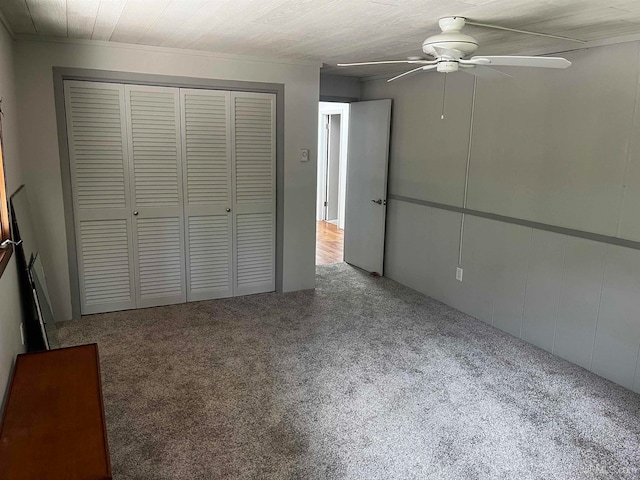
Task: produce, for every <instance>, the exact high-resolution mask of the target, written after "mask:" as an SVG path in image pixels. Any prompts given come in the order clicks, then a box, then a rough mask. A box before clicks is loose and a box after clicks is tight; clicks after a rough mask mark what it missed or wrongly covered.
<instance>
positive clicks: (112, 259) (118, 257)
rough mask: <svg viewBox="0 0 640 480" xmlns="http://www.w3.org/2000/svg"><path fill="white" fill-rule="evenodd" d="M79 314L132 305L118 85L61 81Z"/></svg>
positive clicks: (122, 114) (126, 177) (124, 138)
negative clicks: (78, 288) (62, 82)
mask: <svg viewBox="0 0 640 480" xmlns="http://www.w3.org/2000/svg"><path fill="white" fill-rule="evenodd" d="M64 96H65V116H66V121H67V144H68V147H69V160H70V169H71V191H72V196H73V217H74V223H75V241H76V258H77V261H78V277H79V283H80V310H81V313H82V314H91V313H100V312H109V311H114V310H123V309H127V308H134V307H135V305H136V298H135V283H134V264H133V246H132V232H131V224H130V198H131V196H130V191H129V168H130V165H129V151H128V148H127V129H126V107H125V98H124V86H123V85H118V84H113V83H99V82H80V81H71V80H65V82H64Z"/></svg>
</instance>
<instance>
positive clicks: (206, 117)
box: [180, 89, 233, 301]
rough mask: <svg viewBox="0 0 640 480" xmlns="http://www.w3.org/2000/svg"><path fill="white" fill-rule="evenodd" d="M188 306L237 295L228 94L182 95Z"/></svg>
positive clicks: (187, 92) (194, 92)
mask: <svg viewBox="0 0 640 480" xmlns="http://www.w3.org/2000/svg"><path fill="white" fill-rule="evenodd" d="M180 99H181V109H182V132H183V135H182V138H183V146H182V152H183V154H182V158H183V177H184V191H185V198H184V202H185V207H184V210H185V232H186V248H187V257H186V258H187V300H188V301H195V300H208V299H211V298H222V297H230V296H232V295H233V277H232V264H233V262H232V255H233V244H232V234H233V222H232V221H233V218H232V213H231V206H232V198H231V116H230V103H231V102H230V94H229V92H223V91H214V90H189V89H181V90H180Z"/></svg>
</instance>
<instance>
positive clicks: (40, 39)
mask: <svg viewBox="0 0 640 480" xmlns="http://www.w3.org/2000/svg"><path fill="white" fill-rule="evenodd" d="M14 39H15V40H16V41H19V42H33V43H58V44H64V45H83V46H93V47H101V48H116V49H123V50H141V51H146V52H156V53H169V54H174V55H189V56H194V57H205V58H218V59H225V60H237V61H241V62H261V63H278V64H284V65H297V66H304V67H316V68H320V67H321V66H322V62H319V61H313V60H290V59H285V58H266V57H252V56H249V55H235V54H231V53H221V52H210V51H207V50H192V49H186V48H174V47H160V46H154V45H139V44H135V43H119V42H107V41H103V40H89V39H79V38H66V37H45V36H35V35H24V34H18V35H15V36H14Z"/></svg>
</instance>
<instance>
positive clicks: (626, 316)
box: [363, 43, 640, 392]
mask: <svg viewBox="0 0 640 480" xmlns="http://www.w3.org/2000/svg"><path fill="white" fill-rule="evenodd" d="M566 57H567V58H568V59H570V60H571V61H572V62H573V63H574V64H573V66H572V67H571V68H569V69H568V70H565V71H537V70H524V69H523V70H512V72H513V74H514V75H516V78H514V79H512V80H505V81H498V82H495V81H494V82H492V81H489V80H478V82H477V86H476V90H475V95H474V78H473V77H471V76H467V75H464V74H461V73H457V74H453V75H448V78H447V88H446V97H445V119H444V120H441V119H440V114H441V109H442V93H443V86H444V84H443V82H444V78H443V77H444V76H443V75H437V74H424V75H418V76H414V77H413V78H408V79H407V80H406V81H404V82H401V81H398V82H394V83H392V84H387V83H386V82H385V81H383V80H382V81H371V82H365V83H364V86H363V98H364V99H367V100H368V99H376V98H393V99H394V111H393V127H392V140H391V141H392V146H391V157H390V172H389V193H390V196H391V198H393V197H394V196H396V199H391V200H390V202H389V212H388V224H387V245H386V264H385V270H386V272H387V275H388V276H389V277H391V278H393V279H395V280H398V281H399V282H401V283H404V284H406V285H408V286H410V287H413V288H415V289H417V290H419V291H422V292H424V293H426V294H427V295H430V296H432V297H434V298H437V299H439V300H441V301H443V302H445V303H448V304H450V305H452V306H454V307H455V308H458V309H460V310H462V311H464V312H466V313H468V314H470V315H473V316H474V317H476V318H478V319H480V320H482V321H485V322H487V323H490V324H492V325H494V326H496V327H497V328H500V329H502V330H504V331H506V332H508V333H510V334H512V335H515V336H517V337H520V338H522V339H523V340H525V341H528V342H530V343H533V344H535V345H537V346H539V347H541V348H543V349H545V350H548V351H550V352H553V353H554V354H556V355H558V356H560V357H563V358H565V359H567V360H569V361H571V362H573V363H576V364H578V365H580V366H583V367H585V368H587V369H590V370H592V371H594V372H596V373H598V374H600V375H602V376H604V377H606V378H609V379H611V380H613V381H615V382H617V383H619V384H621V385H623V386H625V387H628V388H632V389H634V390H635V391H637V392H640V366H639V365H638V363H639V351H640V250H637V249H635V248H627V247H625V246H620V245H614V244H611V243H610V242H608V241H606V240H607V239H606V238H604V237H597V236H596V237H592V238H596V239H600V240H603V241H594V240H593V239H588V238H581V237H580V235H582V233H580V232H586V236H587V237H590V235H589V234H599V235H605V236H609V237H613V238H620V239H626V240H632V241H640V215H638V213H637V212H638V208H639V207H640V136H639V135H638V134H637V131H638V127H639V126H640V108H638V107H640V104H639V98H638V88H637V87H638V83H639V74H640V63H639V59H640V44H638V43H628V44H620V45H614V46H607V47H601V48H594V49H590V50H584V51H579V52H572V53H569V54H567V55H566ZM467 161H468V188H467V195H466V207H467V208H468V209H471V210H475V211H479V212H486V213H489V214H498V215H504V216H507V217H512V218H513V219H515V221H518V220H526V221H533V222H538V223H539V225H534V226H533V227H532V226H526V225H524V226H523V225H517V224H513V223H509V222H506V221H500V220H495V219H488V218H484V217H479V216H474V215H469V214H467V215H465V216H464V217H465V218H464V229H463V235H462V247H461V254H462V256H461V263H460V266H461V267H462V268H463V269H464V281H463V282H462V283H461V282H457V281H456V280H455V269H456V266H458V260H459V253H460V252H459V248H460V239H461V235H460V234H461V222H462V216H463V215H462V214H461V213H460V212H459V211H458V212H457V211H450V210H446V209H443V208H442V207H443V206H455V207H463V206H465V177H466V172H467ZM398 196H402V197H409V198H411V199H417V200H418V201H428V202H434V203H435V204H439V205H433V204H432V205H431V206H425V205H424V204H419V203H418V204H416V203H411V202H408V201H405V200H401V199H398ZM503 220H508V219H503ZM525 223H526V222H525ZM534 227H539V228H534ZM555 227H563V228H568V229H574V230H576V231H578V233H577V235H578V236H575V235H573V234H572V233H571V232H566V231H562V229H561V232H560V233H557V232H553V231H547V228H549V229H551V230H553V229H554V228H555ZM613 242H616V240H613ZM623 243H624V242H623ZM628 245H629V246H630V247H634V246H635V247H637V246H638V245H634V244H633V242H630V243H629V244H628Z"/></svg>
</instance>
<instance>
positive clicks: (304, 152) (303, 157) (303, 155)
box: [300, 148, 309, 162]
mask: <svg viewBox="0 0 640 480" xmlns="http://www.w3.org/2000/svg"><path fill="white" fill-rule="evenodd" d="M300 161H301V162H308V161H309V149H308V148H301V149H300Z"/></svg>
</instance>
